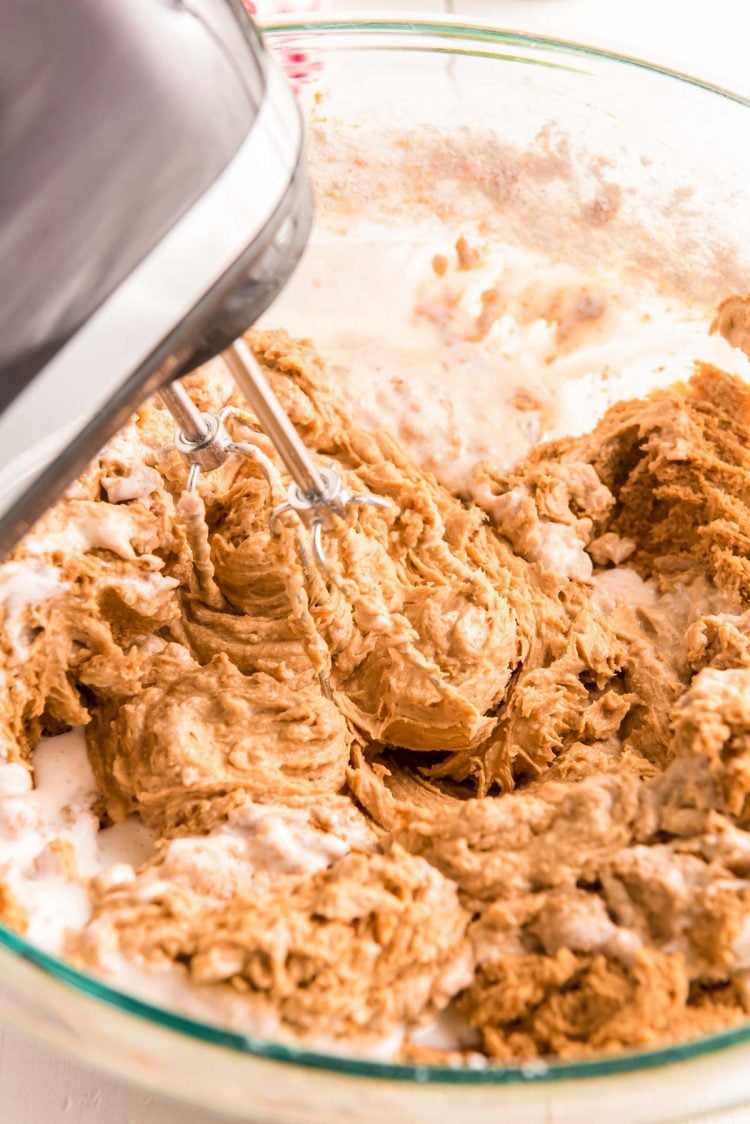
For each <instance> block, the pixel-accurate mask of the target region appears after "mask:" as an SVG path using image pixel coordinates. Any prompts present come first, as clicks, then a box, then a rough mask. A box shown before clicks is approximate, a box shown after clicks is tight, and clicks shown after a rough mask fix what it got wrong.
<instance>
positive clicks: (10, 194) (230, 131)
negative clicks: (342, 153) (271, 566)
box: [0, 0, 385, 567]
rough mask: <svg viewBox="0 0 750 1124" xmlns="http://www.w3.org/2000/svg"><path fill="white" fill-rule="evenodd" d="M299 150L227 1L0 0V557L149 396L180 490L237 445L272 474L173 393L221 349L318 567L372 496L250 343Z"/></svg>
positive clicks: (303, 220) (279, 255)
mask: <svg viewBox="0 0 750 1124" xmlns="http://www.w3.org/2000/svg"><path fill="white" fill-rule="evenodd" d="M303 147H304V143H303V131H302V125H301V120H300V115H299V111H298V108H297V106H296V103H295V101H294V99H293V97H292V95H291V93H290V92H289V90H288V89H287V87H286V85H285V83H284V81H283V79H282V77H281V75H280V74H279V73H278V72H277V70H276V69H275V67H274V65H273V63H272V60H271V59H270V58H269V56H268V54H267V52H266V51H265V49H264V47H263V44H262V42H261V39H260V37H259V35H258V33H257V30H256V29H255V27H254V25H253V23H252V21H251V20H250V19H249V17H248V16H247V14H246V12H245V10H244V8H243V7H242V5H241V3H240V0H127V3H125V4H123V3H122V0H65V3H63V4H61V3H60V2H59V0H0V276H1V277H2V278H3V290H2V295H1V296H0V411H2V412H0V552H2V553H5V552H7V551H8V549H9V548H10V547H12V545H13V544H14V543H15V542H16V541H17V540H18V538H19V537H20V536H21V535H22V534H23V533H24V532H25V531H26V530H27V529H28V527H29V526H30V525H31V524H32V523H33V522H34V520H35V519H36V518H38V516H39V515H40V514H41V513H42V512H43V511H44V510H45V509H46V508H47V507H48V506H49V505H50V504H51V503H52V502H53V501H54V500H55V499H56V498H57V497H58V496H59V495H60V493H61V492H62V490H63V489H64V488H65V486H66V485H67V484H68V483H69V482H70V481H71V480H72V479H73V478H74V477H75V476H76V475H78V474H79V473H80V472H81V471H82V470H83V468H84V467H85V465H86V463H87V462H88V461H89V459H90V458H91V457H92V456H93V455H94V454H95V453H96V452H97V451H98V449H99V448H100V447H101V445H102V444H103V443H104V441H105V440H106V439H107V438H108V437H109V436H111V435H112V433H113V432H114V431H115V430H116V429H117V428H118V427H119V426H120V425H121V424H122V423H123V422H124V421H125V420H126V418H127V417H128V415H129V414H130V413H131V412H132V410H133V409H134V408H135V407H136V406H137V405H138V404H139V402H140V401H141V400H142V399H143V398H144V397H145V396H146V395H148V394H150V393H152V392H154V391H155V390H160V392H161V397H162V400H163V402H164V403H165V405H166V406H167V407H168V409H169V410H170V411H171V413H172V415H173V417H174V419H175V422H176V424H177V427H178V432H177V438H176V444H177V448H178V449H179V450H180V451H181V452H182V453H183V454H184V455H185V457H186V458H187V460H188V462H189V463H190V465H191V470H190V475H189V481H188V487H189V488H195V486H196V483H197V477H198V473H199V472H200V471H202V470H204V471H208V470H210V469H211V468H215V467H217V466H218V465H219V464H221V463H222V461H223V460H224V459H225V458H226V456H228V455H229V454H230V453H241V454H243V455H245V456H249V457H252V458H253V459H254V460H255V461H256V462H257V463H258V464H259V466H260V468H261V469H262V471H264V473H265V474H266V476H267V478H268V479H269V481H270V480H272V479H273V474H274V473H275V472H276V470H275V468H274V466H273V463H272V462H271V461H270V460H269V458H268V457H266V456H265V454H264V453H263V451H262V449H260V448H259V446H258V445H256V444H254V443H252V442H234V441H232V439H231V438H230V437H229V435H228V433H227V430H226V427H225V424H224V423H225V421H226V420H227V412H226V411H222V413H220V414H219V415H218V416H216V417H214V416H211V415H206V414H202V413H201V412H200V411H199V410H198V409H197V408H196V407H195V405H194V404H193V402H192V400H191V399H190V397H189V395H188V394H187V392H186V391H185V388H184V387H183V386H181V384H180V383H179V381H178V380H179V379H180V378H181V377H182V376H183V375H185V374H186V373H187V372H189V371H190V370H192V369H193V368H194V367H196V366H197V365H199V364H200V363H202V362H204V361H205V360H207V359H208V358H210V357H211V356H213V355H216V354H218V353H220V352H224V356H225V361H226V362H227V364H228V366H229V368H230V370H231V372H232V374H233V376H234V378H235V380H236V382H237V385H238V387H239V389H240V390H241V391H242V393H243V394H244V395H245V397H246V398H247V401H248V404H249V406H250V407H251V409H252V411H253V412H254V414H255V416H256V417H257V420H258V423H259V425H260V427H261V429H262V431H263V432H264V433H265V434H266V436H267V437H268V438H269V439H270V441H271V442H272V444H273V445H274V446H275V448H276V450H277V452H278V453H279V455H280V457H281V459H282V461H283V463H284V465H285V466H286V468H287V470H288V472H289V474H290V476H291V478H292V483H291V485H290V486H289V488H288V490H287V494H286V499H285V500H283V501H282V502H280V503H279V504H278V505H277V506H276V507H275V509H274V512H273V515H272V525H273V526H274V527H278V525H279V521H280V520H282V519H283V518H284V516H285V514H286V513H287V512H292V513H294V514H295V515H297V516H299V517H300V519H301V520H302V521H303V522H304V523H305V524H306V525H307V527H308V528H309V532H310V536H311V548H312V556H313V558H314V559H315V561H316V562H317V564H318V565H319V566H321V567H325V554H324V550H323V544H322V533H323V530H324V529H325V527H326V526H327V525H329V524H330V522H331V521H332V520H333V521H335V517H337V516H339V517H340V516H343V515H344V514H345V513H346V511H347V508H349V507H350V506H351V505H356V504H376V505H381V504H383V503H384V502H385V501H383V500H381V499H379V498H378V497H375V496H364V495H353V494H351V493H349V492H347V491H346V490H345V489H344V488H343V487H342V484H341V481H340V479H339V476H338V474H337V473H336V471H335V469H333V468H332V467H327V466H319V465H317V464H316V463H315V462H314V461H313V459H312V458H311V456H310V455H309V453H308V451H307V450H306V448H305V446H304V444H303V443H302V441H301V439H300V437H299V435H298V434H297V433H296V431H295V429H294V427H293V425H292V423H291V422H290V420H289V418H288V417H287V416H286V414H285V413H284V411H283V409H282V407H281V405H280V403H279V402H278V400H277V399H276V398H275V396H274V394H273V392H272V390H271V388H270V386H269V385H268V383H267V381H266V379H265V378H264V376H263V373H262V371H261V370H260V367H259V366H258V364H257V362H256V361H255V359H254V357H253V355H252V353H251V352H250V350H249V348H248V347H247V345H246V344H245V343H244V341H243V340H242V339H241V334H242V332H243V331H244V330H245V329H246V328H247V327H248V326H249V325H250V324H252V323H253V322H254V321H255V320H256V319H257V318H258V316H259V315H260V314H261V313H262V312H263V311H264V310H265V309H266V307H267V306H268V305H269V304H270V303H271V301H272V300H273V299H274V297H275V296H276V295H277V293H278V292H279V291H280V289H281V288H282V287H283V285H284V284H285V282H286V281H287V279H288V277H289V275H290V274H291V272H292V270H293V269H294V267H295V266H296V264H297V261H298V259H299V257H300V255H301V253H302V250H303V248H304V245H305V243H306V240H307V237H308V233H309V228H310V222H311V212H312V207H311V192H310V186H309V181H308V177H307V172H306V169H305V166H304V158H303ZM302 554H303V565H304V566H307V565H309V563H308V559H307V555H306V551H305V550H304V548H302Z"/></svg>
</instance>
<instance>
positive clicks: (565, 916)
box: [0, 321, 750, 1061]
mask: <svg viewBox="0 0 750 1124" xmlns="http://www.w3.org/2000/svg"><path fill="white" fill-rule="evenodd" d="M733 322H734V321H733ZM248 342H249V343H250V345H251V346H252V347H253V349H254V351H255V353H256V355H257V356H258V358H259V360H260V362H261V363H262V365H263V367H264V370H265V372H266V374H267V376H268V377H269V379H270V381H271V383H272V385H273V387H274V389H275V390H276V392H277V393H278V395H279V397H280V399H281V401H282V402H283V404H284V406H285V407H286V408H287V410H288V411H289V413H290V415H291V417H292V419H293V420H294V422H295V423H296V425H297V426H298V427H299V429H300V431H301V433H302V436H303V437H304V439H305V441H306V442H307V443H308V445H309V446H310V447H311V448H312V449H313V450H314V451H315V452H316V453H317V454H318V456H319V457H320V458H321V460H323V461H324V462H325V461H326V460H330V461H333V462H335V463H336V465H337V467H338V468H339V470H340V471H341V473H342V475H343V477H344V480H345V484H346V486H347V487H350V488H352V489H353V490H354V491H369V492H372V493H374V494H376V495H380V496H384V497H386V498H388V499H390V500H391V501H393V503H392V506H390V507H389V508H387V509H384V510H380V509H377V510H376V509H372V508H367V509H365V508H363V509H361V510H359V511H358V513H357V515H356V517H355V518H353V519H352V520H351V521H350V522H349V523H348V524H347V525H346V526H344V525H342V526H341V527H340V528H339V531H338V534H336V535H331V536H329V537H328V538H327V549H328V552H329V555H330V558H331V566H332V570H333V572H334V573H335V574H336V576H337V578H338V581H337V582H334V581H332V580H331V581H329V580H324V579H323V578H322V577H320V576H319V575H318V576H317V577H316V578H315V581H314V584H313V588H310V587H309V586H308V585H307V584H306V583H305V581H304V579H303V575H302V571H301V567H300V565H299V561H298V556H297V553H296V545H295V538H294V536H295V531H294V528H293V526H292V524H291V523H290V524H289V525H288V526H287V527H286V528H285V529H284V531H283V532H282V534H281V535H280V536H279V537H274V536H272V535H271V534H270V532H269V529H268V517H269V514H270V510H271V507H272V506H273V504H274V503H275V502H276V501H277V499H278V497H275V496H273V495H271V494H270V492H269V487H268V485H267V484H266V482H265V480H264V479H263V477H262V476H261V475H260V474H259V472H258V470H257V469H256V467H255V466H254V465H253V464H252V463H251V462H249V461H247V460H243V459H241V458H239V457H237V458H231V459H230V460H229V461H227V463H226V464H225V465H224V466H223V467H222V468H221V469H219V470H217V471H216V472H214V473H212V474H210V475H207V476H205V477H204V478H203V479H202V480H201V484H200V490H199V495H198V496H191V497H185V496H182V498H180V497H181V495H182V492H183V488H184V485H185V480H186V467H185V465H184V464H183V462H182V461H181V460H180V458H179V456H178V455H177V454H176V453H174V452H173V451H172V450H171V436H172V423H171V421H170V420H169V418H168V416H167V415H166V414H165V412H164V411H163V410H162V409H161V408H160V407H159V406H158V405H156V404H153V403H151V404H147V405H146V406H144V407H143V409H142V410H140V411H139V413H138V415H137V416H136V417H134V418H133V420H132V421H131V423H130V424H129V426H128V427H127V428H126V430H125V431H123V433H122V434H121V435H120V436H119V437H118V438H117V440H116V441H115V442H113V443H112V444H111V445H110V446H109V447H108V448H106V449H105V450H104V451H103V452H102V454H101V455H100V457H99V458H98V459H97V461H96V462H95V463H94V464H93V465H92V466H91V468H90V470H89V471H88V472H87V473H86V474H85V476H84V477H83V478H82V479H81V480H80V481H79V483H78V484H77V485H76V487H75V488H74V489H72V490H71V491H70V492H69V494H68V496H67V497H66V498H65V499H64V500H63V501H62V502H61V503H60V504H59V505H58V506H57V507H56V508H55V509H53V510H52V511H51V512H50V513H49V514H48V515H47V516H46V517H45V518H44V519H43V520H42V521H41V523H40V524H39V525H37V527H36V528H35V529H34V531H33V532H32V534H30V535H29V536H28V537H27V539H26V540H25V541H24V542H23V543H22V545H21V546H20V547H19V548H18V550H17V551H16V554H15V557H14V559H13V561H12V562H11V563H10V567H11V568H12V567H14V566H15V567H17V573H19V574H21V573H22V574H26V575H29V574H31V575H33V576H34V580H35V581H37V583H41V585H42V586H44V587H45V588H47V589H48V593H47V596H46V597H45V598H44V599H43V600H38V601H36V602H34V603H32V604H24V606H22V608H23V611H22V612H21V611H20V609H19V611H14V608H13V606H14V602H13V599H12V598H8V597H6V599H5V601H4V605H5V621H4V624H5V630H4V634H3V658H2V674H3V676H4V691H3V695H2V699H3V703H2V706H3V713H2V742H3V748H4V750H5V753H6V756H7V757H8V759H9V760H11V761H19V762H29V761H30V754H31V750H32V748H33V746H34V744H35V742H36V741H37V739H38V737H39V735H40V733H42V732H46V733H55V732H59V731H61V730H64V729H66V728H67V727H68V726H72V725H83V726H84V727H85V730H86V738H87V744H88V753H89V758H90V761H91V763H92V766H93V769H94V773H95V776H96V779H97V781H98V785H99V788H100V791H101V809H100V812H101V817H102V822H103V823H107V822H111V821H119V820H122V819H124V818H125V817H127V816H129V815H131V814H137V815H138V816H140V817H141V818H142V820H143V821H144V822H145V823H147V824H148V825H149V826H150V827H152V828H153V829H154V831H155V832H156V834H157V837H158V840H159V842H158V846H157V852H156V855H155V856H154V857H153V858H152V859H150V860H149V861H148V862H146V863H145V864H144V865H143V866H142V867H140V868H139V869H133V868H132V867H127V866H122V865H120V866H117V867H114V868H112V871H111V872H110V873H109V875H107V876H106V877H104V876H103V877H99V878H95V879H93V880H92V881H91V883H90V894H91V898H92V906H93V908H92V915H91V919H90V920H89V921H88V923H87V924H86V925H85V926H84V927H83V928H82V929H81V930H80V931H77V932H71V933H70V934H69V937H68V954H69V956H70V958H71V959H72V960H73V961H74V962H75V963H77V964H79V965H82V966H83V967H85V968H88V969H90V970H93V971H95V972H99V973H103V974H105V975H106V974H107V973H108V972H112V971H114V970H115V968H116V967H117V966H118V965H121V964H122V962H123V961H125V962H127V963H129V964H131V965H133V966H136V967H137V968H138V969H139V970H140V971H145V972H146V973H148V972H154V973H160V972H161V973H163V972H164V971H165V970H170V971H173V972H174V973H175V975H177V976H179V978H180V979H181V980H182V981H184V982H186V983H188V984H189V985H191V986H193V987H194V988H196V989H198V990H199V991H200V992H201V994H202V995H203V996H204V997H207V998H208V1000H209V1001H210V1000H211V996H214V995H215V996H216V1000H217V1004H218V1003H219V999H221V1000H222V1001H223V1000H224V999H226V997H227V996H228V995H230V996H231V997H232V999H233V1001H234V1003H235V1006H236V1004H240V1005H244V1008H246V1010H247V1013H248V1014H247V1017H248V1024H249V1023H250V1019H251V1017H252V1019H253V1020H255V1021H254V1022H253V1023H252V1025H254V1026H257V1025H258V1021H257V1020H258V1018H259V1017H260V1018H262V1019H263V1020H265V1021H264V1022H263V1024H262V1025H263V1026H264V1027H265V1028H266V1030H267V1033H270V1034H273V1035H277V1036H279V1037H286V1038H290V1037H291V1038H294V1037H299V1038H302V1039H303V1040H306V1041H315V1042H317V1043H324V1044H327V1046H328V1047H329V1048H331V1049H337V1050H340V1049H352V1048H356V1043H357V1042H358V1041H359V1040H361V1041H362V1042H363V1043H366V1042H370V1043H373V1042H378V1041H381V1042H382V1041H384V1040H385V1039H386V1038H388V1036H394V1035H395V1042H396V1046H395V1049H396V1050H400V1051H401V1056H403V1057H416V1058H419V1059H421V1060H427V1061H430V1060H443V1059H444V1057H445V1051H444V1050H443V1049H439V1048H437V1047H435V1046H431V1045H429V1044H428V1043H427V1040H425V1042H424V1043H423V1041H422V1039H421V1038H420V1034H419V1032H418V1028H420V1027H424V1026H425V1025H427V1024H430V1023H431V1022H432V1021H434V1020H435V1018H436V1016H438V1015H440V1014H441V1012H444V1011H445V1010H446V1009H449V1010H450V1011H451V1013H452V1015H453V1017H454V1018H455V1017H458V1018H459V1020H462V1021H463V1025H464V1027H465V1030H464V1032H463V1034H462V1036H461V1042H457V1043H456V1045H455V1051H454V1052H455V1053H459V1052H461V1051H463V1052H465V1053H473V1054H475V1055H476V1054H477V1053H483V1054H485V1055H487V1056H489V1057H490V1058H494V1059H499V1060H502V1061H509V1060H513V1059H529V1058H536V1057H545V1058H546V1057H550V1056H560V1057H576V1056H583V1055H590V1054H592V1053H597V1052H602V1051H612V1050H621V1049H626V1048H635V1047H642V1046H648V1045H653V1044H657V1043H665V1042H672V1041H676V1040H681V1039H685V1038H689V1037H692V1036H695V1035H699V1034H703V1033H706V1032H709V1031H713V1030H715V1029H717V1028H718V1027H722V1026H727V1025H730V1024H732V1023H735V1022H737V1021H740V1020H742V1019H744V1018H745V1017H746V1016H747V1014H748V1013H750V989H749V987H748V982H747V981H748V972H749V971H750V563H748V557H750V452H749V451H748V450H749V449H750V391H749V390H748V388H746V387H745V386H744V385H743V384H742V383H741V382H740V381H739V380H736V379H734V378H732V377H730V376H728V375H725V374H723V373H722V372H721V371H719V370H716V369H713V368H708V367H705V366H703V367H700V368H699V369H697V370H696V372H695V374H694V375H693V376H692V378H690V380H689V381H688V382H687V383H686V384H684V385H683V384H681V385H676V386H673V387H672V388H670V389H668V390H665V391H660V392H656V393H654V394H653V395H652V396H651V397H650V398H648V399H646V400H644V401H636V402H625V403H621V404H619V405H618V406H616V407H614V408H613V409H611V410H610V411H609V412H608V413H607V414H606V416H605V417H604V419H603V420H602V422H601V423H600V424H599V425H598V426H597V427H596V428H595V429H594V431H593V432H592V433H590V434H588V435H586V436H584V437H581V438H576V439H567V440H564V441H559V442H556V443H554V444H550V445H546V446H542V447H540V448H538V449H536V450H535V451H534V452H533V453H532V455H531V456H530V457H529V458H528V460H527V461H526V462H525V463H523V464H521V465H520V466H519V467H518V468H517V469H516V470H515V471H514V472H513V473H512V474H511V475H500V474H499V473H498V472H496V471H493V470H492V469H491V467H490V466H489V465H487V466H484V467H483V468H481V469H479V470H478V471H477V473H476V479H475V487H474V488H473V490H472V495H473V496H474V499H475V501H476V502H471V503H470V502H468V501H467V500H466V499H462V498H461V497H458V496H456V495H453V494H451V493H449V492H448V491H447V490H446V489H445V488H443V487H442V486H440V485H439V484H438V483H437V482H436V480H435V479H434V478H433V477H432V476H430V475H428V474H427V473H425V472H423V471H422V470H420V468H419V467H418V466H417V465H415V464H414V463H413V462H412V461H411V460H410V459H409V458H408V457H407V456H406V454H405V453H404V452H403V450H402V449H401V448H400V447H399V446H398V445H397V444H396V443H395V442H394V440H393V439H392V438H391V437H389V435H388V434H387V433H386V432H383V431H369V430H364V429H361V428H358V427H357V426H356V425H354V424H353V422H352V420H351V418H350V416H349V413H348V412H347V409H346V405H345V404H343V403H342V402H341V401H340V400H339V399H338V398H337V397H336V396H335V395H334V394H333V393H332V392H331V390H330V389H329V387H328V383H327V378H326V372H325V367H324V365H323V363H322V361H321V359H320V358H319V357H318V356H317V355H316V353H315V351H314V349H313V347H312V345H311V344H309V343H308V342H305V341H294V340H291V339H289V338H288V337H287V336H286V335H285V334H284V333H263V334H251V335H249V336H248ZM191 383H192V386H191V390H192V393H193V395H194V396H195V398H196V400H197V401H198V402H199V404H200V405H201V407H202V408H217V407H218V406H220V405H221V404H223V402H224V400H225V398H226V388H225V382H224V380H223V379H222V377H220V375H219V374H217V373H216V372H215V371H212V370H210V369H208V370H206V371H204V372H201V373H198V374H197V375H195V376H193V378H192V379H191ZM236 404H238V405H239V404H240V403H239V402H237V403H236ZM231 424H233V425H236V427H237V428H236V433H237V435H238V437H239V436H242V437H244V438H247V437H248V436H250V434H249V431H247V430H246V429H244V427H243V425H242V424H241V423H240V422H233V423H231ZM499 424H502V423H501V421H499ZM15 574H16V571H13V570H12V569H11V570H10V571H9V570H8V569H7V567H6V578H7V580H15V578H14V575H15ZM8 575H9V576H8ZM4 580H6V579H4ZM45 583H46V584H45ZM49 591H51V592H49ZM319 672H323V673H324V674H325V676H326V677H327V679H328V681H329V682H330V684H331V688H332V695H333V697H332V698H330V697H327V695H326V693H325V692H324V691H323V690H322V688H321V685H320V680H319V676H318V673H319ZM0 915H2V917H4V918H5V919H6V920H7V921H8V922H9V923H11V924H15V925H16V926H17V927H19V928H21V929H23V926H24V920H23V911H22V910H19V909H18V908H16V907H15V906H14V902H13V898H12V894H11V893H10V891H9V890H8V889H7V888H4V887H3V886H2V884H0ZM217 1009H218V1007H217ZM462 1043H463V1044H462ZM353 1044H354V1046H353ZM399 1044H400V1045H399Z"/></svg>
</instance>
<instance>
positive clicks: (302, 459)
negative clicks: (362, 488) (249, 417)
mask: <svg viewBox="0 0 750 1124" xmlns="http://www.w3.org/2000/svg"><path fill="white" fill-rule="evenodd" d="M223 357H224V362H225V363H226V364H227V366H228V367H229V370H230V371H231V372H232V375H233V377H234V380H235V382H236V383H237V385H238V387H239V388H240V390H241V391H242V393H243V394H244V396H245V398H246V399H247V401H248V402H249V403H250V406H251V407H252V409H253V411H254V413H255V415H256V417H257V419H258V421H259V423H260V427H261V429H262V430H263V432H264V433H265V434H266V436H267V437H269V438H270V440H271V441H272V442H273V445H274V447H275V449H276V452H277V453H278V454H279V456H280V457H281V459H282V461H283V462H284V465H285V467H286V469H287V471H288V473H289V475H290V476H291V477H292V479H293V480H294V482H295V484H296V485H297V487H298V488H299V490H300V492H301V493H302V495H303V497H304V498H305V499H307V500H314V501H317V502H318V503H322V502H325V501H327V500H329V491H328V488H327V486H326V481H325V480H324V478H323V476H322V475H321V473H320V470H319V469H318V468H317V467H316V465H315V462H314V461H313V460H312V458H311V456H310V454H309V453H308V451H307V449H306V448H305V446H304V444H303V442H302V439H301V438H300V436H299V434H298V433H297V430H296V429H295V428H294V426H293V425H292V423H291V421H290V420H289V418H288V416H287V414H286V412H285V411H284V409H283V407H282V405H281V403H280V402H279V400H278V398H277V397H276V395H275V394H274V392H273V390H272V389H271V387H270V386H269V385H268V381H267V379H266V376H265V375H264V374H263V372H262V370H261V369H260V365H259V364H258V361H257V359H256V358H255V356H254V355H253V353H252V351H251V350H250V348H249V347H248V346H247V344H246V343H245V341H244V340H243V339H238V340H235V342H234V343H233V344H232V346H231V347H229V348H227V350H226V351H225V352H224V355H223Z"/></svg>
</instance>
